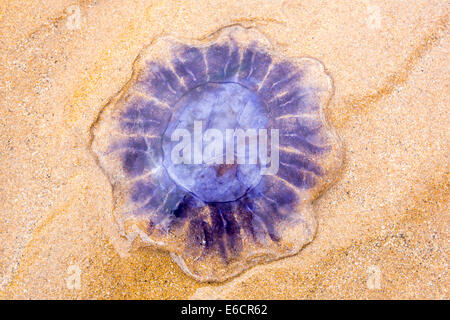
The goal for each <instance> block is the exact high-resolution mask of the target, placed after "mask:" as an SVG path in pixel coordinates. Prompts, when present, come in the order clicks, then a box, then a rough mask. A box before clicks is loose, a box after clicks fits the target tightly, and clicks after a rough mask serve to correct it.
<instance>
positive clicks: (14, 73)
mask: <svg viewBox="0 0 450 320" xmlns="http://www.w3.org/2000/svg"><path fill="white" fill-rule="evenodd" d="M448 11H449V5H448V3H447V1H437V0H435V1H432V0H418V1H407V0H402V1H376V0H366V1H357V2H356V1H354V0H341V1H331V0H330V1H325V0H305V1H294V0H286V1H246V2H245V5H244V4H243V2H242V1H235V0H233V1H231V0H228V1H194V0H193V1H187V0H185V1H123V0H120V1H102V0H99V1H80V2H77V1H23V0H21V1H14V0H11V1H2V2H1V3H0V44H1V47H0V74H1V77H0V102H1V103H0V106H1V107H0V132H1V133H0V297H1V298H3V299H12V298H98V299H111V298H119V299H121V298H138V299H157V298H160V299H161V298H162V299H182V298H185V299H186V298H262V299H265V298H277V299H279V298H281V299H283V298H289V299H304V298H369V299H373V298H387V299H391V298H402V299H404V298H425V299H448V298H449V294H448V290H449V277H448V251H449V241H450V240H449V220H450V219H449V207H448V200H449V158H448V157H449V138H450V133H449V127H450V116H449V112H450V110H449V93H450V90H449V83H450V82H449V74H450V73H449V71H450V70H449V62H448V60H449V53H448V50H449V33H448ZM235 23H240V24H244V25H251V26H255V27H256V28H258V29H259V30H260V31H261V32H262V33H263V34H265V35H266V36H267V37H268V38H269V39H270V41H271V42H272V44H273V45H274V47H275V48H277V49H278V50H279V51H280V52H281V53H282V54H285V55H288V56H312V57H315V58H317V59H319V60H321V61H322V62H323V63H324V64H325V66H326V68H327V69H328V72H329V73H330V74H331V75H332V76H333V79H334V85H335V95H334V98H333V100H332V102H331V104H330V105H329V107H328V110H327V115H328V118H329V119H330V122H331V124H332V125H333V126H334V127H335V128H336V129H337V132H338V134H339V135H340V136H341V137H342V139H343V141H344V143H345V147H346V162H345V168H344V171H343V174H342V176H341V177H340V180H339V181H338V182H337V183H336V184H335V185H334V186H333V187H332V188H331V189H330V190H328V192H326V193H325V194H324V195H323V196H322V197H321V198H319V199H318V200H317V201H316V203H315V209H316V212H317V217H318V221H319V227H318V232H317V235H316V238H315V240H314V241H313V242H312V243H311V244H310V245H308V246H307V247H306V248H305V249H304V250H302V251H301V252H300V254H298V255H296V256H293V257H290V258H287V259H283V260H280V261H276V262H273V263H270V264H267V265H262V266H258V267H256V268H253V269H251V270H250V271H247V272H245V273H244V274H242V275H241V276H238V277H237V278H234V279H232V280H230V281H227V282H225V283H221V284H207V283H199V282H197V281H194V280H192V279H191V278H189V277H188V276H186V275H185V274H184V273H183V272H182V271H181V270H180V268H179V267H178V266H177V265H176V264H174V263H173V262H172V260H171V259H170V257H169V256H168V254H167V253H165V252H162V251H156V250H150V249H139V250H132V251H128V250H126V248H124V247H123V245H122V244H121V240H120V238H119V237H118V235H117V234H115V233H114V232H113V231H111V228H110V224H111V221H110V213H111V205H112V198H111V197H112V194H111V186H110V185H109V183H108V180H107V178H106V177H105V176H104V175H103V174H102V172H101V170H100V169H99V168H98V167H97V165H96V163H95V161H94V159H93V156H92V154H91V153H90V152H89V128H90V126H91V124H92V123H93V121H94V120H95V118H96V117H97V115H98V113H99V111H100V110H101V108H102V107H103V105H104V104H105V103H106V102H107V100H108V99H109V98H110V97H111V96H113V95H114V94H115V93H116V92H117V91H118V90H120V88H121V87H122V86H123V85H124V84H125V83H126V81H127V79H128V78H129V77H130V75H131V68H132V62H133V60H134V59H135V58H136V56H137V55H138V53H139V51H140V50H141V49H142V47H144V46H145V45H148V44H149V43H151V42H152V40H154V39H155V37H158V36H160V35H163V34H172V35H175V36H178V37H188V38H194V39H198V38H202V37H204V36H206V35H208V34H210V33H212V32H214V31H215V30H217V29H219V28H221V27H224V26H227V25H230V24H235Z"/></svg>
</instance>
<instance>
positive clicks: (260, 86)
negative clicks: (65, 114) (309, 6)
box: [91, 26, 343, 281]
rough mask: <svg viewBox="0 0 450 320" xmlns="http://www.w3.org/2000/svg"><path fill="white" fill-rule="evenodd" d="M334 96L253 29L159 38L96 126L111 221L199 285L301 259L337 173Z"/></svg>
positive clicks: (313, 63) (318, 76) (310, 64)
mask: <svg viewBox="0 0 450 320" xmlns="http://www.w3.org/2000/svg"><path fill="white" fill-rule="evenodd" d="M331 94H332V82H331V78H330V76H329V75H327V74H326V72H325V70H324V67H323V65H322V64H321V63H320V62H318V61H317V60H314V59H311V58H291V59H287V58H285V57H283V56H281V55H279V54H277V53H276V51H275V50H274V48H272V47H271V46H270V43H269V42H268V41H267V39H266V38H265V37H264V36H262V35H261V34H260V33H259V32H258V31H256V30H254V29H251V28H250V29H247V28H243V27H240V26H233V27H229V28H225V29H222V30H221V31H220V33H216V34H214V36H211V37H209V38H207V39H205V40H203V41H180V40H177V39H173V38H169V37H166V38H161V39H159V40H158V41H156V42H155V43H154V44H152V45H151V46H150V47H147V48H145V49H144V50H143V51H142V53H141V54H140V56H139V58H138V59H137V61H136V63H135V66H134V73H133V76H132V79H131V80H130V81H129V82H128V83H127V85H126V86H125V87H124V88H123V89H122V91H121V92H120V93H119V94H118V95H117V96H116V97H114V98H113V99H112V100H111V102H110V103H108V105H106V106H105V108H104V109H103V110H102V112H101V114H100V115H99V118H98V120H97V121H96V123H95V124H94V125H93V127H92V135H93V141H92V146H91V147H92V150H93V151H94V153H95V154H96V156H97V158H98V163H99V165H100V166H101V167H102V169H103V171H104V172H105V174H107V175H108V178H109V180H110V182H111V184H112V186H113V197H114V203H115V206H114V213H113V214H114V216H115V218H116V219H115V221H117V223H118V224H119V225H120V227H121V230H123V232H124V234H125V236H126V235H127V234H129V233H131V232H135V230H136V228H138V229H139V230H140V233H141V234H143V235H144V236H142V237H141V238H142V239H141V242H140V243H141V244H145V245H149V246H155V247H158V248H162V249H165V250H168V251H169V252H170V253H171V256H172V258H173V259H174V261H175V262H177V263H178V265H179V266H180V267H181V268H182V269H183V270H184V271H185V272H186V273H187V274H189V275H191V276H192V277H194V278H196V279H198V280H200V281H223V280H226V279H228V278H230V277H232V276H235V275H237V274H239V273H240V272H242V271H244V270H246V269H248V268H250V267H252V266H254V265H256V264H259V263H264V262H268V261H272V260H275V259H279V258H282V257H286V256H289V255H293V254H296V253H297V252H298V251H299V250H300V249H301V248H302V247H303V246H304V245H306V244H307V243H308V242H310V241H312V239H313V237H314V233H315V230H316V220H315V215H314V212H313V206H312V202H313V201H314V200H315V199H316V198H317V197H318V196H319V195H320V193H321V192H323V191H324V190H325V189H326V188H327V187H328V186H329V185H330V184H331V183H333V181H334V180H335V179H336V176H337V174H338V172H339V169H340V167H341V164H342V158H343V149H342V146H341V144H340V142H339V139H338V137H337V136H336V134H335V133H334V131H333V130H332V128H330V127H329V125H328V124H327V122H326V120H325V117H324V114H323V109H324V108H325V107H326V105H327V103H328V101H329V99H330V96H331ZM240 139H241V140H240ZM239 142H242V143H244V147H243V148H242V147H241V146H242V143H241V144H239ZM252 143H253V144H252ZM253 146H254V147H255V148H254V149H252V147H253ZM251 150H253V151H255V152H253V153H252V152H251Z"/></svg>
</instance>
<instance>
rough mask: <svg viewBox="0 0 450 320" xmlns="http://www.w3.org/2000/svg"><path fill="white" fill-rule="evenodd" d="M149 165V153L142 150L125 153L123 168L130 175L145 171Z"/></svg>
mask: <svg viewBox="0 0 450 320" xmlns="http://www.w3.org/2000/svg"><path fill="white" fill-rule="evenodd" d="M146 166H147V155H146V154H145V153H144V152H142V151H137V150H129V151H126V152H124V154H123V168H124V170H125V171H126V172H127V173H128V174H129V175H130V176H137V175H140V174H142V173H143V171H144V169H145V167H146Z"/></svg>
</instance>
